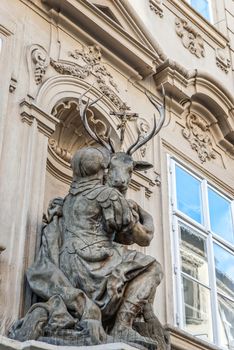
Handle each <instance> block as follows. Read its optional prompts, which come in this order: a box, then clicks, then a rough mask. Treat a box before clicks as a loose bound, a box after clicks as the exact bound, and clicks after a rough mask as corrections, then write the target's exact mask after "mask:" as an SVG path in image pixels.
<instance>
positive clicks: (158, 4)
mask: <svg viewBox="0 0 234 350" xmlns="http://www.w3.org/2000/svg"><path fill="white" fill-rule="evenodd" d="M149 5H150V8H151V10H152V11H154V12H155V13H156V15H158V16H159V17H163V8H162V1H161V0H149Z"/></svg>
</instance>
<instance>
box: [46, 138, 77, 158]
mask: <svg viewBox="0 0 234 350" xmlns="http://www.w3.org/2000/svg"><path fill="white" fill-rule="evenodd" d="M49 147H50V148H51V149H52V150H53V151H54V152H55V153H56V154H57V155H58V156H59V157H60V158H62V159H63V160H65V162H67V163H69V162H70V161H71V159H72V154H71V153H70V152H69V151H68V150H67V149H65V148H62V147H59V145H58V143H57V141H56V140H55V139H53V138H51V139H49Z"/></svg>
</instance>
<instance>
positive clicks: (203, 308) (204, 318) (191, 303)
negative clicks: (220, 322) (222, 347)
mask: <svg viewBox="0 0 234 350" xmlns="http://www.w3.org/2000/svg"><path fill="white" fill-rule="evenodd" d="M183 295H184V328H185V329H186V330H187V331H189V332H190V333H192V334H193V335H195V336H197V337H199V338H202V339H206V340H210V341H212V339H213V334H212V318H211V307H210V291H209V289H207V288H205V287H203V286H201V285H200V284H199V283H197V282H194V281H192V280H190V279H189V278H186V277H183Z"/></svg>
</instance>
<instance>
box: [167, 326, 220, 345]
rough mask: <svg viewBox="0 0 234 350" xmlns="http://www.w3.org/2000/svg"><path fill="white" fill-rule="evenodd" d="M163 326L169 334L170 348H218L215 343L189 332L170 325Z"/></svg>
mask: <svg viewBox="0 0 234 350" xmlns="http://www.w3.org/2000/svg"><path fill="white" fill-rule="evenodd" d="M164 328H165V329H166V330H167V331H168V332H169V334H170V341H171V345H172V349H176V350H220V349H221V348H219V347H218V346H217V345H214V344H211V343H210V342H208V341H205V340H202V339H200V338H197V337H195V336H193V335H191V334H190V333H188V332H186V331H184V330H182V329H180V328H178V327H174V326H171V325H165V326H164Z"/></svg>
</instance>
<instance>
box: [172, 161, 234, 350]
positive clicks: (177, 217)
mask: <svg viewBox="0 0 234 350" xmlns="http://www.w3.org/2000/svg"><path fill="white" fill-rule="evenodd" d="M176 164H177V165H178V166H179V167H180V168H182V169H183V170H185V171H186V172H187V173H188V174H190V175H192V176H193V177H195V178H196V179H198V180H199V181H200V182H201V205H202V208H203V223H202V224H200V223H198V222H196V221H195V220H193V219H192V218H190V217H189V216H187V215H186V214H184V213H182V212H180V211H179V209H177V198H176V191H177V189H176V176H175V166H176ZM168 165H169V172H168V174H169V176H170V179H169V191H170V197H171V198H170V203H171V208H170V214H171V216H170V217H171V222H172V232H171V237H172V240H173V249H174V254H173V264H174V282H173V284H174V295H175V301H176V307H175V310H174V320H175V325H177V326H179V327H180V328H182V329H183V328H184V325H183V319H184V317H183V308H184V304H183V293H182V288H181V287H182V275H185V274H184V273H182V271H181V267H180V265H181V264H180V246H179V232H178V230H179V223H180V222H181V223H182V224H183V223H184V224H185V225H187V226H188V227H191V228H192V229H195V230H196V231H197V232H198V233H199V234H200V235H202V236H204V237H206V239H207V259H208V271H209V285H208V286H207V285H205V284H204V283H201V282H199V284H200V285H203V286H204V287H206V288H208V289H209V290H210V299H211V311H212V312H211V317H212V329H213V341H212V343H214V344H216V345H218V346H219V347H221V348H222V345H221V338H220V332H219V325H218V317H219V311H218V294H219V295H220V296H224V297H225V298H227V299H229V300H231V301H232V299H230V297H228V296H227V295H224V294H222V293H221V292H219V293H218V292H217V287H216V275H215V264H214V250H213V245H214V243H216V244H218V245H219V246H220V247H221V248H224V249H225V250H226V251H228V252H230V253H232V254H233V252H234V245H233V244H231V243H229V242H227V241H225V240H224V239H222V238H221V237H220V236H218V235H217V234H215V233H214V232H212V231H211V225H210V219H209V203H208V188H211V189H212V190H214V191H215V192H216V193H218V194H219V195H221V196H222V197H223V198H225V199H226V200H228V201H229V202H230V203H231V210H232V220H234V200H233V199H232V198H230V196H228V195H226V194H224V191H222V190H218V189H217V187H216V186H214V185H213V184H212V183H211V182H209V181H208V180H207V179H206V178H205V177H204V176H199V175H198V171H197V172H196V173H195V172H194V171H193V170H192V169H191V167H188V166H187V165H185V164H183V162H181V161H179V160H177V159H175V158H174V157H171V156H169V155H168ZM233 225H234V222H233ZM189 278H190V279H191V280H193V278H192V277H191V276H189ZM233 301H234V300H233ZM207 341H209V340H208V339H207ZM223 348H224V347H223ZM224 349H226V348H224Z"/></svg>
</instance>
